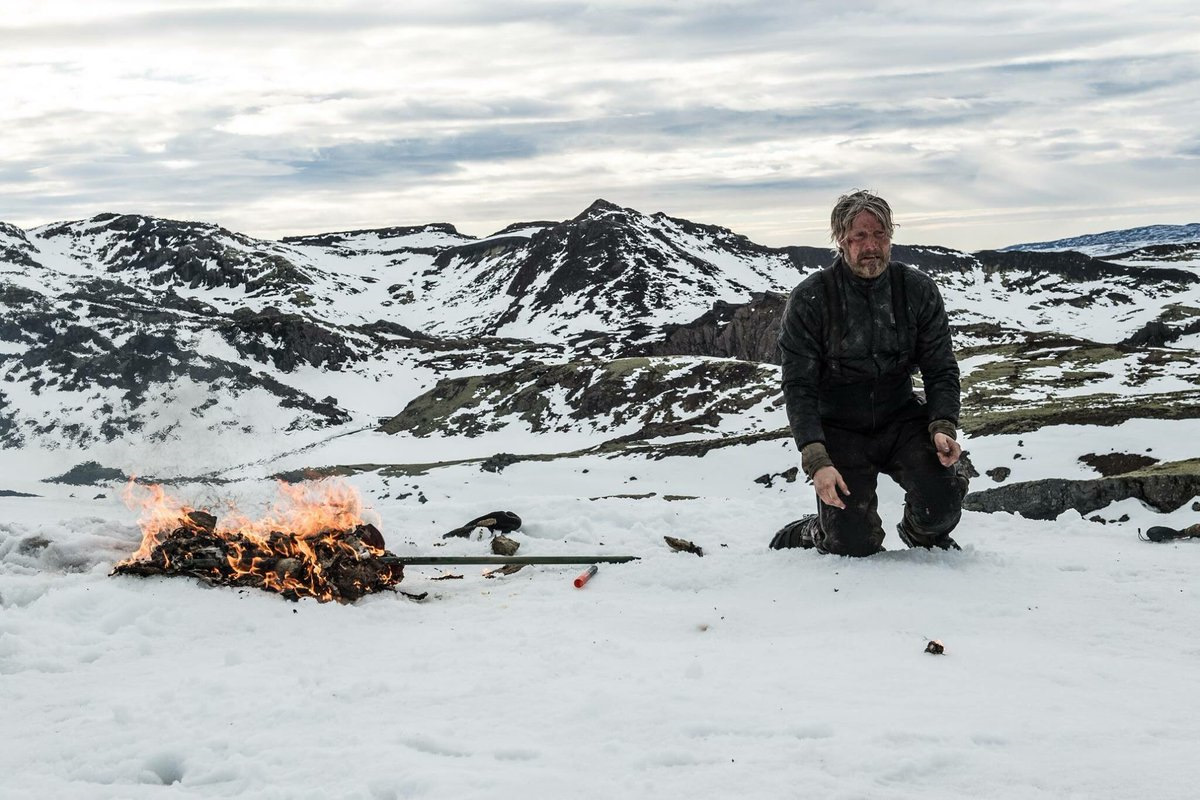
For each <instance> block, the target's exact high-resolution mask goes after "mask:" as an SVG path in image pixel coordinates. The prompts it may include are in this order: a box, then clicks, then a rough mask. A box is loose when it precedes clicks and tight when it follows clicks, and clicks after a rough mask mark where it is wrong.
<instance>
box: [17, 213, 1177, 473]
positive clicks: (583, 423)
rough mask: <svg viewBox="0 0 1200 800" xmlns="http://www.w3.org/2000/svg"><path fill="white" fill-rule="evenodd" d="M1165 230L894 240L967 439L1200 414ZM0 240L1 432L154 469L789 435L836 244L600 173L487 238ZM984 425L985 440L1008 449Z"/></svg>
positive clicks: (82, 229)
mask: <svg viewBox="0 0 1200 800" xmlns="http://www.w3.org/2000/svg"><path fill="white" fill-rule="evenodd" d="M1144 230H1145V231H1151V229H1144ZM1118 233H1122V234H1123V233H1124V232H1118ZM1139 235H1142V234H1139ZM1146 235H1148V234H1146ZM1110 239H1111V241H1116V240H1117V239H1122V241H1125V242H1126V243H1128V242H1130V241H1132V240H1131V239H1130V238H1129V237H1123V238H1122V237H1121V236H1117V235H1116V234H1114V235H1113V236H1111V237H1110ZM1180 247H1182V246H1181V245H1178V244H1170V243H1167V244H1155V245H1147V246H1146V247H1145V248H1143V249H1142V250H1141V251H1138V253H1137V254H1136V255H1129V256H1128V257H1122V258H1120V259H1111V260H1097V259H1095V258H1092V257H1089V256H1087V255H1083V254H1081V253H1078V252H1072V251H1065V252H1049V251H1046V252H1042V251H1029V250H1012V249H1007V250H1004V251H982V252H978V253H963V252H958V251H954V250H948V249H945V248H939V247H933V246H916V245H896V247H895V248H894V257H895V258H896V259H897V260H901V261H905V262H907V263H910V264H913V265H914V266H916V267H917V268H919V269H922V270H924V271H926V272H928V273H930V274H932V275H934V276H935V278H936V280H937V281H938V283H939V285H940V286H941V288H942V292H943V295H944V297H945V299H946V303H947V307H948V309H949V310H950V313H951V319H952V322H953V325H954V331H955V341H956V345H957V346H958V348H959V355H960V360H961V362H962V365H963V373H964V379H963V386H964V397H965V400H966V402H965V405H964V417H963V420H962V426H963V428H964V430H965V431H966V432H967V433H968V434H969V435H971V436H974V437H983V438H981V439H979V441H981V442H984V441H986V440H987V437H996V436H1002V435H1006V434H1010V433H1011V434H1023V433H1028V432H1031V431H1036V430H1038V429H1041V428H1044V427H1047V426H1051V425H1079V424H1087V425H1103V426H1108V427H1114V426H1120V425H1122V424H1124V423H1125V422H1127V421H1130V420H1138V419H1191V418H1194V417H1200V392H1198V391H1197V376H1198V375H1200V359H1198V358H1197V354H1196V351H1195V349H1194V347H1195V342H1196V340H1197V339H1200V271H1197V270H1195V269H1192V268H1190V267H1189V266H1188V265H1186V264H1179V263H1178V262H1170V261H1169V260H1168V257H1169V254H1168V253H1167V250H1165V249H1164V248H1167V249H1171V248H1180ZM1172 252H1181V251H1178V250H1172ZM0 254H2V258H3V260H2V261H0V302H2V303H3V304H4V307H5V315H4V323H3V324H2V325H0V376H2V377H3V383H2V384H0V387H2V394H0V443H2V444H3V446H4V448H5V449H6V450H7V451H9V452H10V453H17V452H19V453H22V454H23V455H25V456H26V457H28V456H29V454H31V453H34V452H37V453H43V454H45V455H44V459H43V460H44V462H45V463H47V464H53V465H54V466H53V467H51V468H49V469H54V470H58V471H62V470H64V469H66V468H68V467H70V466H72V465H74V464H77V463H80V462H82V461H84V460H85V458H91V459H94V460H96V461H98V462H100V463H103V464H105V465H108V466H112V467H117V468H119V469H120V470H124V471H126V472H128V473H133V472H138V473H141V474H146V473H149V474H155V475H159V476H160V477H161V476H179V477H186V476H193V477H198V476H209V477H216V476H229V475H237V474H242V471H243V470H245V469H250V468H252V469H254V470H257V471H258V474H271V473H273V472H288V473H289V474H291V473H294V472H295V471H296V470H304V469H312V468H314V467H320V468H333V467H336V466H337V465H345V464H349V463H354V464H360V465H361V464H377V465H378V464H396V463H406V462H407V463H421V464H424V463H433V462H441V461H457V460H462V459H464V458H465V459H476V460H478V461H480V462H482V461H486V460H487V459H490V458H492V457H493V456H495V455H496V454H498V453H507V454H509V455H510V456H514V457H515V456H520V457H523V458H524V457H534V456H536V457H539V458H542V457H555V456H554V454H563V455H564V456H565V455H566V454H578V453H579V452H583V451H589V450H590V449H594V448H600V447H606V448H609V450H610V451H611V452H614V453H616V452H633V451H638V452H649V451H655V452H662V453H667V452H677V451H678V450H679V448H678V447H677V445H678V444H679V443H681V442H684V443H686V442H688V441H690V442H693V443H698V446H699V448H700V450H702V451H703V450H705V449H706V448H709V447H712V446H717V447H728V446H736V445H737V444H738V443H739V442H742V443H745V442H746V441H759V440H762V439H763V438H764V437H766V438H768V439H774V440H777V441H779V442H781V443H783V444H785V445H786V442H787V433H786V420H785V419H784V416H783V411H782V407H781V404H780V402H779V396H778V388H777V383H778V379H777V374H778V373H777V368H776V367H774V366H773V364H774V363H777V355H776V353H775V351H774V340H775V336H776V330H777V326H778V318H779V315H780V314H781V312H782V305H783V299H784V296H785V295H786V293H787V292H788V291H790V289H791V287H792V286H794V285H795V284H796V283H797V282H798V281H799V280H800V279H801V278H802V277H803V276H804V275H806V274H808V273H809V272H810V271H812V270H814V269H819V268H821V267H822V266H824V265H826V264H828V263H829V260H830V258H831V253H830V251H829V250H827V249H822V248H808V247H787V248H770V247H765V246H762V245H758V244H756V243H754V242H752V241H750V240H748V239H746V238H745V237H743V236H739V235H737V234H735V233H733V232H732V231H729V230H727V229H725V228H721V227H718V226H713V225H704V224H698V223H694V222H690V221H687V220H683V219H676V218H672V217H669V216H666V215H665V214H661V213H657V214H643V213H641V212H638V211H636V210H634V209H629V208H622V207H619V206H616V205H614V204H612V203H608V202H606V201H603V200H597V201H596V202H595V203H593V204H592V205H590V206H589V207H588V208H587V209H585V210H584V211H583V212H581V213H580V214H579V215H577V216H575V217H573V218H571V219H568V220H565V221H562V222H550V221H538V222H528V223H514V224H513V225H510V226H508V227H506V228H505V229H503V230H501V231H498V232H497V233H495V234H493V235H491V236H486V237H483V238H478V239H476V238H473V237H470V236H465V235H463V234H461V233H459V232H458V231H457V230H455V228H454V227H453V226H452V225H449V224H446V223H433V224H427V225H420V226H411V227H393V228H385V229H378V230H360V231H345V232H334V233H324V234H316V235H311V236H299V237H289V238H287V239H285V240H282V241H266V240H260V239H255V238H252V237H248V236H245V235H243V234H239V233H236V232H233V231H229V230H226V229H223V228H220V227H218V226H214V225H208V224H204V223H196V222H180V221H172V220H163V219H156V218H152V217H142V216H134V215H115V214H100V215H98V216H96V217H93V218H91V219H88V220H80V221H76V222H67V223H60V224H54V225H46V226H42V227H39V228H35V229H32V230H29V231H24V230H21V229H19V228H16V227H14V226H11V225H3V226H0ZM1155 259H1157V260H1155ZM1147 262H1153V263H1147ZM747 362H751V364H750V366H747ZM993 441H996V440H994V439H993ZM647 448H649V449H648V450H647ZM684 449H685V450H686V449H687V448H686V447H685V448H684ZM347 450H351V451H354V452H353V454H351V455H348V454H347ZM987 450H988V448H987V447H986V446H984V447H982V448H981V447H975V453H976V456H975V458H976V461H977V462H979V464H978V466H979V467H980V468H982V469H985V470H986V469H992V468H998V467H999V466H1001V465H999V464H995V463H989V461H988V459H989V457H988V456H987V455H986V451H987ZM1082 454H1083V453H1080V454H1079V455H1082ZM789 457H790V456H789ZM981 457H982V460H980V459H981ZM786 468H787V465H786V464H782V465H780V467H779V471H783V470H785V469H786ZM1004 468H1005V469H1007V470H1008V473H1004V474H1011V475H1012V477H1013V479H1014V480H1016V479H1021V478H1025V477H1028V476H1027V475H1023V474H1022V473H1023V472H1024V470H1021V469H1016V470H1014V469H1013V468H1012V467H1011V466H1009V465H1004ZM1078 471H1079V470H1078V469H1076V470H1075V472H1076V473H1077V472H1078ZM997 474H1000V473H997ZM1085 474H1086V470H1085ZM0 488H3V487H0Z"/></svg>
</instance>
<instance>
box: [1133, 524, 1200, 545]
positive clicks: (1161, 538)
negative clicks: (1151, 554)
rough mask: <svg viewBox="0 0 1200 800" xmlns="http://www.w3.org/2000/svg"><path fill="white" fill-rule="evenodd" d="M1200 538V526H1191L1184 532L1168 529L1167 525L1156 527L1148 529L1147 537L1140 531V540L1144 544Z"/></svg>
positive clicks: (1184, 529)
mask: <svg viewBox="0 0 1200 800" xmlns="http://www.w3.org/2000/svg"><path fill="white" fill-rule="evenodd" d="M1196 537H1200V524H1196V525H1189V526H1188V527H1186V528H1183V529H1182V530H1180V529H1176V528H1168V527H1166V526H1165V525H1155V526H1154V527H1152V528H1147V529H1146V535H1145V536H1142V532H1141V531H1140V530H1139V531H1138V538H1139V539H1141V540H1142V541H1143V542H1169V541H1172V540H1174V539H1192V538H1196Z"/></svg>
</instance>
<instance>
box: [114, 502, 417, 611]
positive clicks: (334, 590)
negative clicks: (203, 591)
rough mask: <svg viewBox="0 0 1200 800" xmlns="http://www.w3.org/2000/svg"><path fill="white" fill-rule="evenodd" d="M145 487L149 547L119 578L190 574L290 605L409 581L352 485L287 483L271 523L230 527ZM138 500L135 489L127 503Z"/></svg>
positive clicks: (350, 597) (240, 521) (345, 598)
mask: <svg viewBox="0 0 1200 800" xmlns="http://www.w3.org/2000/svg"><path fill="white" fill-rule="evenodd" d="M145 488H146V489H147V490H148V492H149V496H148V497H146V498H144V499H142V500H141V501H140V504H141V506H142V518H141V520H140V524H141V526H142V544H141V547H140V548H138V551H137V552H136V553H134V554H133V556H131V557H130V558H129V559H128V560H126V561H123V562H121V563H120V564H118V565H117V566H116V567H115V568H114V569H113V574H114V575H142V576H147V575H188V576H191V577H194V578H199V579H200V580H202V581H204V582H206V583H209V584H212V585H216V586H250V587H254V588H257V589H265V590H267V591H273V592H278V593H280V594H282V595H283V596H284V597H286V598H288V599H289V600H298V599H299V598H301V597H315V598H316V599H317V600H319V601H321V602H327V601H329V600H337V601H338V602H342V603H350V602H353V601H355V600H358V599H359V598H360V597H362V596H363V595H365V594H370V593H372V592H379V591H383V590H385V589H392V588H393V587H394V586H395V585H396V584H397V583H399V582H400V581H401V580H402V579H403V577H404V566H403V565H402V564H400V563H396V562H395V561H394V560H391V559H389V558H387V557H388V556H390V555H391V554H389V553H388V552H387V551H386V550H385V549H384V540H383V535H382V534H381V533H380V532H379V529H378V528H376V527H375V526H374V525H372V524H370V523H367V522H364V521H363V520H362V519H361V501H360V500H359V497H358V494H357V492H355V491H354V489H353V488H352V487H350V486H348V485H345V484H338V483H327V482H319V483H317V484H306V485H291V484H286V483H281V484H280V487H279V488H280V495H281V501H280V502H279V503H277V504H276V506H275V508H274V510H273V512H272V513H271V514H269V515H267V516H266V517H265V518H264V519H262V520H258V521H250V520H248V519H246V518H245V517H243V516H241V515H237V514H235V515H233V516H232V518H231V519H230V520H229V521H226V522H224V524H222V525H218V524H217V517H215V516H214V515H212V514H210V513H208V512H206V511H201V510H196V509H192V508H189V507H187V506H184V505H182V504H180V503H178V502H176V501H174V500H173V499H171V498H170V497H169V496H168V495H167V494H166V493H165V492H164V491H163V490H162V487H160V486H149V487H145ZM133 494H134V484H132V483H131V484H130V485H129V487H128V488H127V490H126V500H127V502H130V501H131V500H132V499H133ZM132 504H133V503H131V505H132ZM393 558H394V557H393Z"/></svg>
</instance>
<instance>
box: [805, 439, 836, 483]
mask: <svg viewBox="0 0 1200 800" xmlns="http://www.w3.org/2000/svg"><path fill="white" fill-rule="evenodd" d="M832 466H833V459H831V458H830V457H829V451H828V450H826V449H825V443H824V442H809V443H808V444H806V445H804V447H803V449H801V450H800V468H801V469H802V470H804V474H805V475H807V476H808V477H810V478H811V477H812V476H813V474H814V473H816V471H817V470H819V469H823V468H824V467H832Z"/></svg>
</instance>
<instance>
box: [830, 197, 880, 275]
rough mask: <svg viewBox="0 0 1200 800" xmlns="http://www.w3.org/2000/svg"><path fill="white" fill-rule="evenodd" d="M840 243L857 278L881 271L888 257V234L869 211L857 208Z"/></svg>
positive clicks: (843, 253) (847, 262)
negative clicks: (856, 212) (856, 213)
mask: <svg viewBox="0 0 1200 800" xmlns="http://www.w3.org/2000/svg"><path fill="white" fill-rule="evenodd" d="M840 244H841V245H842V257H843V258H844V259H845V260H846V266H848V267H850V271H851V272H853V273H854V274H855V275H857V276H858V277H860V278H875V277H877V276H879V275H882V274H883V271H884V270H885V269H887V265H888V261H890V260H891V258H892V237H891V236H889V235H888V232H887V228H885V227H883V223H882V222H880V221H879V218H878V217H876V216H875V215H874V214H872V213H871V212H870V211H860V212H858V216H856V217H855V218H854V220H853V222H851V223H850V230H849V231H847V232H846V237H845V238H844V239H842V240H841V243H840Z"/></svg>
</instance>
